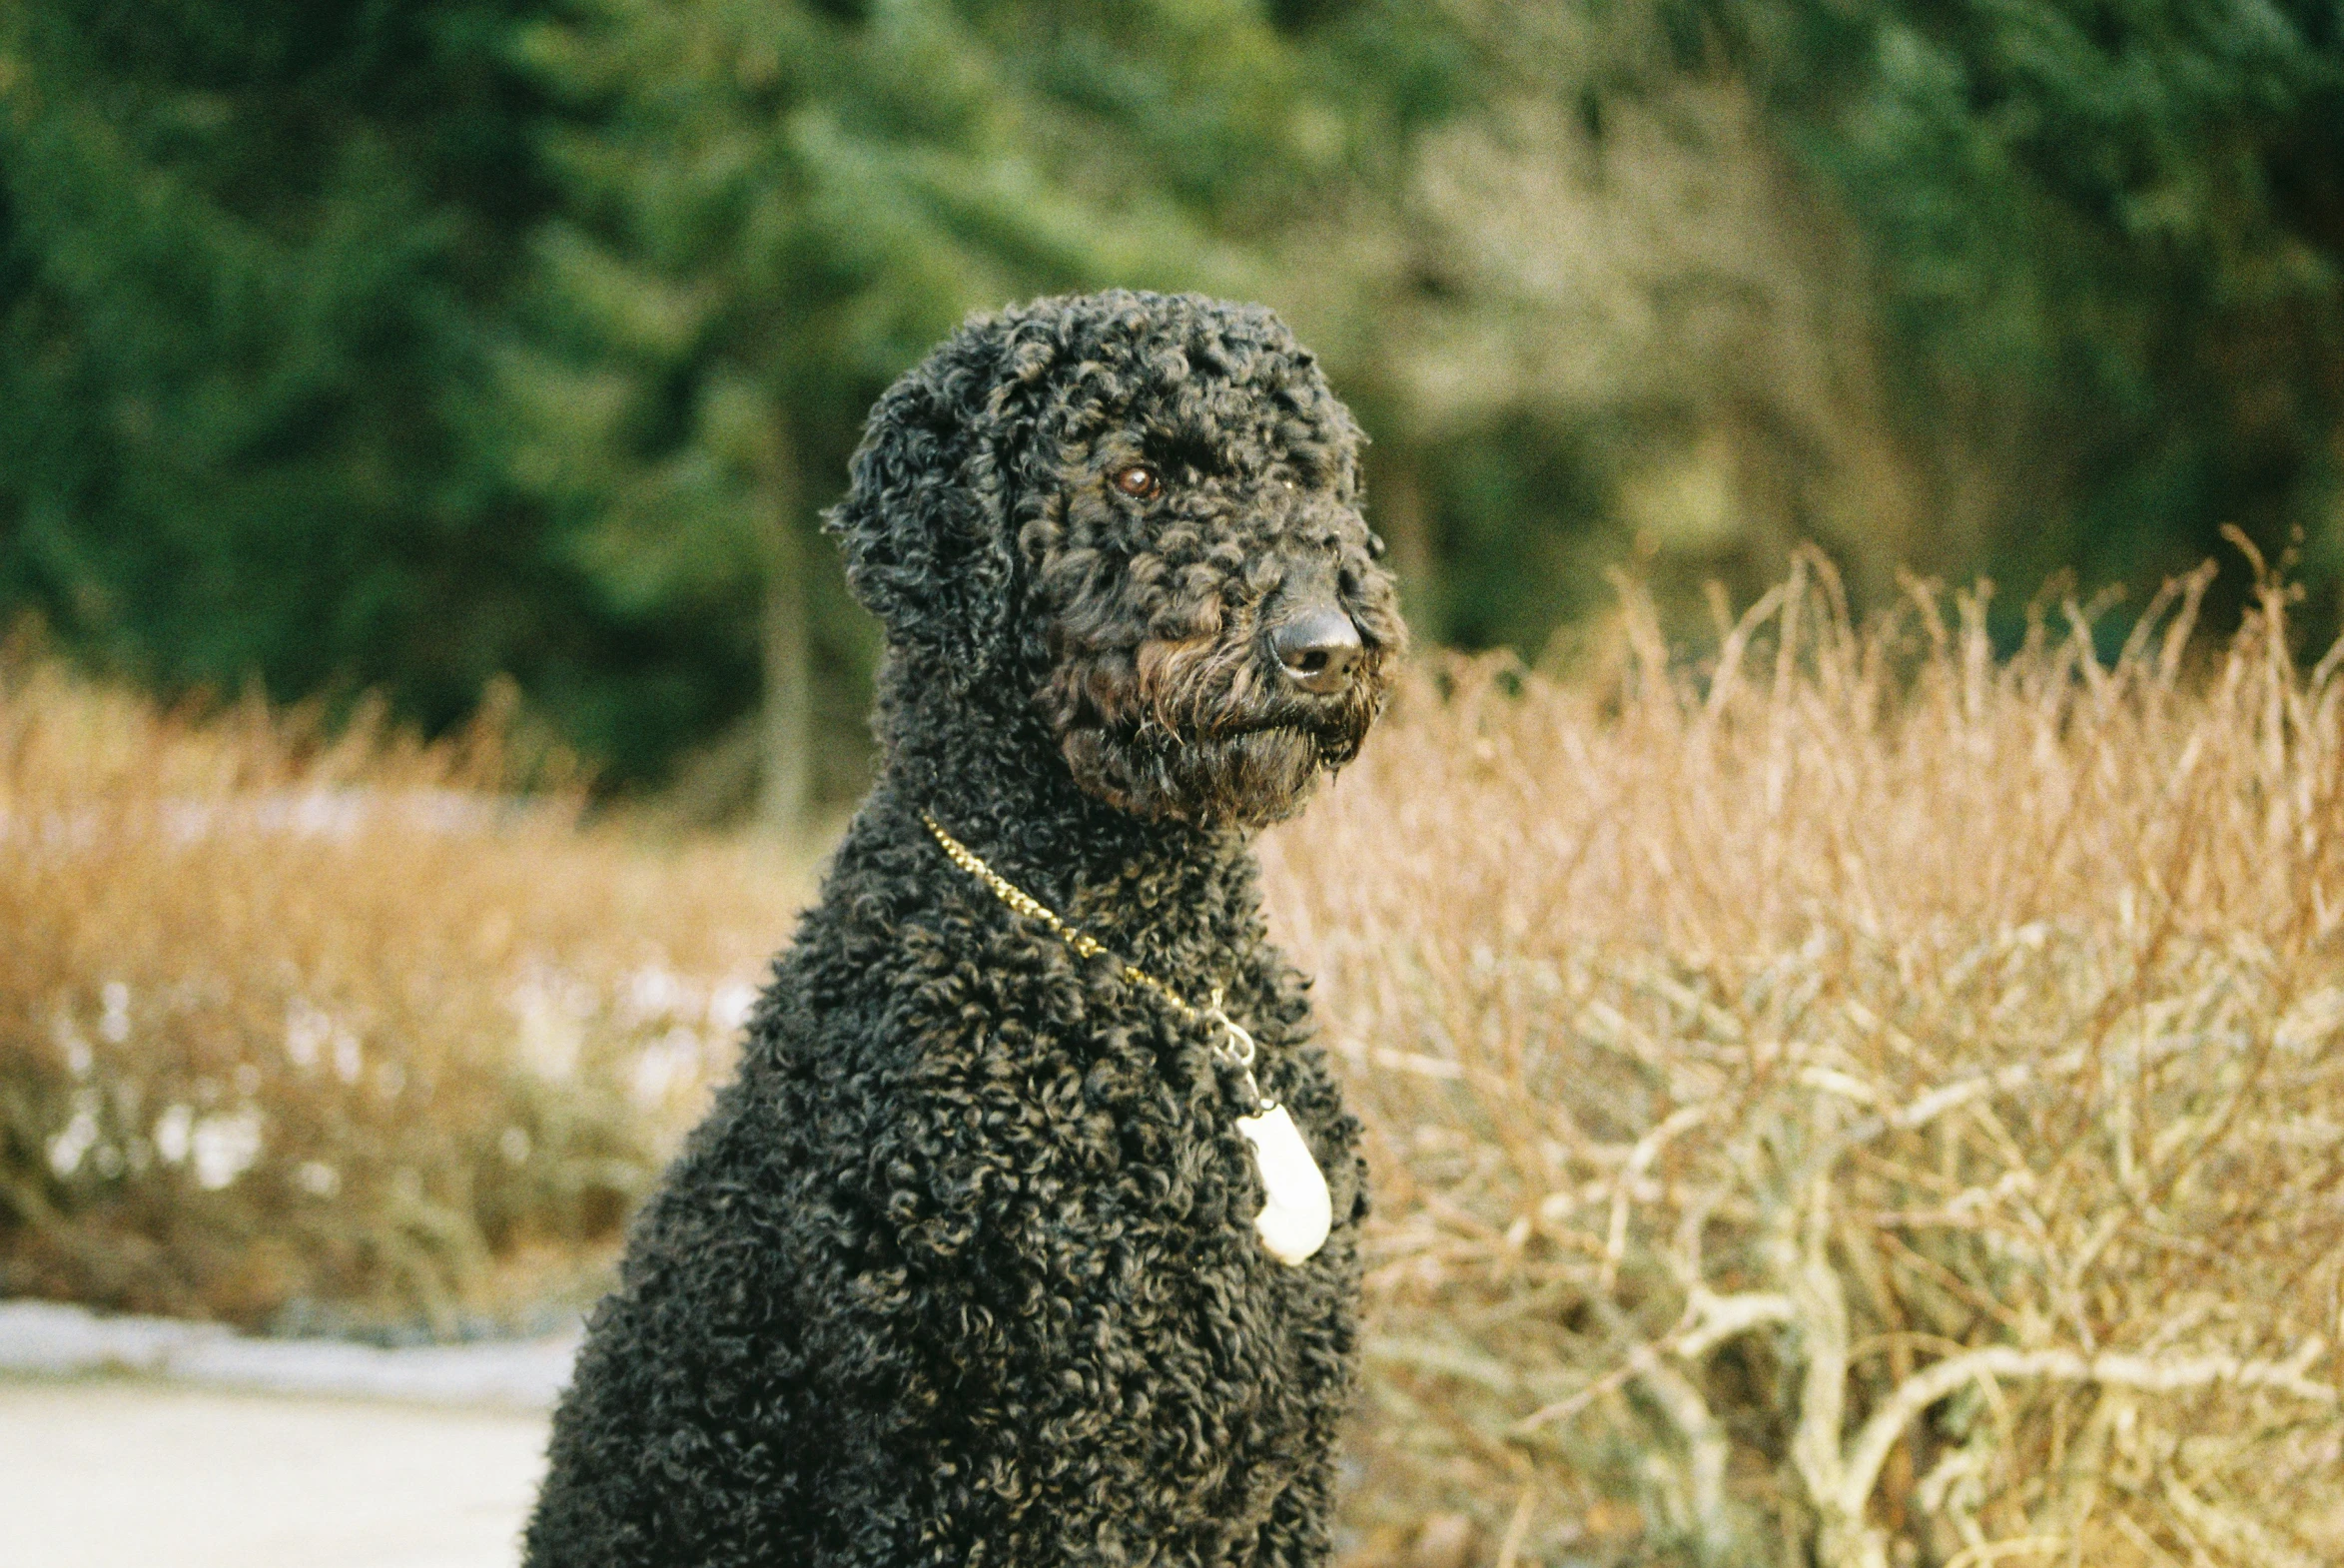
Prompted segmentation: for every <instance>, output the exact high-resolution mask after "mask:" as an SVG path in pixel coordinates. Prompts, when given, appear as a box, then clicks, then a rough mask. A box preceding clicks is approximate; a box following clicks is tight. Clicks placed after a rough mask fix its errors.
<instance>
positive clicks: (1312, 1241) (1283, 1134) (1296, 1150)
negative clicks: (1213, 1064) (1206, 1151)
mask: <svg viewBox="0 0 2344 1568" xmlns="http://www.w3.org/2000/svg"><path fill="white" fill-rule="evenodd" d="M1237 1131H1238V1132H1240V1133H1242V1134H1244V1135H1245V1141H1246V1142H1247V1143H1249V1144H1251V1145H1252V1146H1253V1164H1254V1166H1255V1167H1256V1168H1257V1169H1258V1170H1259V1171H1260V1172H1261V1191H1262V1196H1263V1199H1264V1201H1263V1202H1262V1205H1261V1213H1260V1215H1259V1216H1258V1217H1256V1218H1255V1219H1254V1221H1253V1228H1254V1229H1255V1230H1258V1231H1259V1232H1261V1244H1262V1245H1263V1246H1266V1247H1268V1248H1269V1253H1270V1256H1272V1257H1274V1258H1276V1259H1277V1260H1278V1261H1279V1262H1281V1263H1300V1262H1303V1261H1305V1260H1306V1259H1308V1258H1309V1256H1310V1255H1311V1254H1312V1253H1314V1252H1316V1251H1317V1250H1318V1249H1319V1248H1320V1247H1321V1246H1324V1245H1325V1244H1326V1232H1327V1230H1328V1228H1329V1227H1330V1226H1331V1225H1332V1224H1333V1223H1334V1204H1333V1202H1332V1200H1331V1199H1330V1198H1329V1197H1328V1196H1327V1192H1326V1177H1325V1176H1323V1175H1322V1174H1321V1173H1320V1172H1319V1169H1318V1162H1317V1161H1315V1160H1313V1159H1311V1158H1310V1146H1309V1145H1307V1144H1305V1143H1303V1142H1302V1135H1301V1132H1300V1131H1299V1130H1298V1129H1296V1128H1295V1126H1294V1119H1293V1118H1292V1117H1290V1116H1288V1115H1286V1108H1285V1107H1283V1106H1272V1107H1270V1108H1269V1109H1268V1110H1267V1111H1264V1112H1262V1113H1261V1114H1260V1115H1259V1116H1253V1117H1239V1118H1237Z"/></svg>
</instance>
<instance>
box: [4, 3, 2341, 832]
mask: <svg viewBox="0 0 2344 1568" xmlns="http://www.w3.org/2000/svg"><path fill="white" fill-rule="evenodd" d="M2339 171H2344V20H2340V18H2339V13H2338V12H2337V11H2336V9H2335V7H2334V5H2333V3H2332V0H2267V3H2266V0H2196V3H2191V4H2182V3H2180V0H2123V3H2102V0H2094V3H2086V0H1952V3H1938V0H1932V3H1928V4H1924V3H1921V0H1854V3H1848V0H1828V3H1827V0H1793V3H1792V4H1789V5H1776V4H1761V3H1757V0H1640V3H1635V4H1626V5H1621V4H1614V3H1608V0H1607V3H1602V4H1597V3H1594V0H1578V3H1573V4H1565V5H1544V4H1528V3H1517V0H1443V3H1441V4H1438V5H1428V4H1424V3H1422V0H1119V3H1116V4H1112V5H1099V4H1093V3H1077V0H999V3H980V0H369V3H360V0H324V3H318V4H295V3H293V0H252V3H244V0H238V3H230V0H158V3H154V4H142V5H130V4H127V3H124V0H54V3H48V4H43V5H40V6H18V7H13V8H6V9H0V407H4V408H5V409H6V410H7V413H6V416H5V417H4V418H0V611H5V612H6V613H8V614H10V615H11V616H13V615H14V614H17V613H21V612H23V611H25V610H28V609H29V610H33V611H37V612H38V613H39V614H40V615H41V616H42V618H44V619H45V620H46V621H47V622H48V624H49V625H50V627H51V628H52V632H53V635H54V636H55V637H56V639H57V640H58V641H59V642H60V643H62V644H63V645H64V646H66V647H68V648H70V649H72V650H73V651H75V652H76V653H77V654H79V655H80V656H81V657H83V658H84V659H85V660H87V661H89V662H92V663H96V664H99V665H102V666H107V667H111V668H114V669H117V670H120V671H124V672H127V673H130V674H133V675H135V676H136V677H138V678H140V679H142V680H145V681H147V682H149V683H151V684H153V685H155V686H157V687H159V688H161V689H163V690H165V691H172V692H176V691H182V690H186V689H190V688H197V687H211V688H234V687H237V686H240V685H242V684H244V683H246V682H248V681H258V682H259V683H260V684H262V685H264V686H265V687H267V688H268V689H269V690H270V691H272V692H273V693H274V694H276V695H278V696H281V697H297V696H305V695H310V694H316V693H320V692H325V693H347V692H350V691H352V690H355V689H356V688H358V687H361V686H379V687H382V688H384V689H386V690H387V691H388V693H389V694H390V695H391V698H392V700H393V701H394V703H395V704H396V705H397V707H398V708H399V710H400V711H401V712H403V713H404V714H405V715H407V716H408V717H410V718H414V719H418V720H420V721H422V722H423V723H424V724H425V725H426V726H428V727H432V728H439V727H442V726H444V725H446V724H448V723H450V722H452V721H454V720H455V719H456V718H457V717H458V716H459V715H461V714H462V713H464V712H465V711H467V710H468V709H469V708H470V707H471V706H472V705H473V703H474V702H475V701H476V700H477V697H478V693H479V692H480V690H481V689H482V687H483V685H484V683H485V682H486V681H487V680H488V679H490V678H491V677H492V676H494V675H495V674H498V673H500V672H501V673H509V674H511V675H512V676H514V677H515V678H516V679H517V680H518V682H519V684H520V686H521V688H522V690H523V691H524V692H525V694H526V696H527V698H528V700H529V702H530V704H531V705H532V707H533V708H534V709H535V710H536V711H537V712H539V713H541V714H542V715H544V716H545V717H546V718H548V719H549V720H551V721H552V723H553V724H554V725H555V726H556V727H557V729H558V730H559V731H560V732H561V733H563V734H564V735H566V736H567V737H568V738H569V739H570V740H571V741H572V743H574V744H576V745H577V746H579V747H580V748H582V749H583V750H584V751H586V752H587V753H588V754H589V755H591V756H592V757H594V758H596V759H597V760H598V761H599V762H600V763H601V765H602V766H603V768H604V770H605V774H604V776H605V778H606V779H608V780H610V781H612V782H615V783H620V784H632V783H647V782H650V781H653V780H657V779H660V778H662V777H665V776H668V775H670V774H671V773H673V772H674V771H675V770H676V767H677V764H678V761H679V759H686V758H690V757H693V756H695V755H697V756H702V757H703V760H705V758H706V757H715V758H716V759H717V760H718V761H722V760H723V759H725V758H727V757H735V756H736V755H737V756H747V755H750V754H751V753H755V752H758V751H759V750H760V748H761V750H762V754H763V755H764V756H765V758H766V761H767V769H768V772H771V771H772V769H773V764H774V759H775V758H777V757H783V758H786V757H791V756H795V757H797V758H799V762H800V764H803V763H804V761H805V759H807V758H809V757H810V758H811V759H812V776H811V779H810V781H809V780H807V779H804V778H801V779H800V780H799V783H798V784H797V785H792V786H790V788H794V789H799V790H800V793H802V786H804V785H806V784H808V783H809V782H810V784H811V787H812V788H814V789H815V790H816V791H817V792H819V793H826V794H830V795H842V794H851V793H852V792H853V791H854V790H855V788H856V787H857V784H858V782H859V779H860V771H861V767H862V761H861V754H860V750H859V743H858V742H856V741H855V740H854V739H853V738H852V737H853V736H855V735H856V734H858V733H859V730H860V723H859V714H860V712H861V709H862V707H863V704H864V700H865V693H866V690H867V685H866V683H867V677H868V671H869V667H870V662H871V659H872V656H873V653H874V651H875V650H874V646H873V634H872V632H871V629H870V628H869V626H868V624H867V623H866V621H865V620H864V619H863V617H861V616H860V614H859V613H858V612H856V611H855V610H854V609H853V607H852V606H851V604H850V603H849V602H848V600H847V597H846V594H845V591H844V587H843V584H842V583H841V581H840V579H839V576H838V572H837V569H836V566H835V563H834V562H833V560H832V558H831V555H830V552H829V551H828V549H827V548H825V547H823V546H821V545H819V544H818V543H816V542H814V541H813V539H812V536H811V535H812V527H813V519H814V517H815V515H816V514H817V512H818V511H819V509H820V508H821V507H822V506H823V505H824V504H826V503H827V502H828V501H829V500H830V499H831V498H833V497H834V496H835V494H836V493H837V490H838V487H839V485H840V484H841V482H842V481H843V475H844V468H845V460H846V457H847V454H848V453H849V452H850V450H851V449H852V446H853V443H854V440H855V438H856V436H857V433H858V429H859V425H860V420H861V416H862V412H863V410H864V409H865V408H866V407H867V406H868V405H869V402H870V400H871V399H872V397H873V396H874V395H875V394H876V393H877V392H878V391H879V390H880V389H881V388H882V387H883V386H884V385H885V384H886V383H887V381H888V380H889V379H891V378H892V377H893V376H894V375H896V374H898V373H899V372H900V371H901V370H902V369H903V368H904V367H905V366H907V365H909V364H910V363H911V362H912V361H914V360H915V359H916V358H917V357H918V356H919V355H920V354H922V353H923V352H925V350H926V349H927V348H928V346H929V345H931V344H932V343H934V342H935V341H936V340H937V339H938V338H939V337H941V336H942V335H944V334H945V333H946V332H948V331H949V330H950V329H951V328H952V327H953V326H954V325H955V324H956V323H957V322H958V321H959V320H960V319H961V318H962V317H963V315H964V314H965V313H967V312H969V311H971V310H975V309H983V308H989V307H993V306H996V305H999V304H1002V303H1004V302H1006V301H1009V300H1013V299H1018V298H1023V297H1027V296H1031V295H1035V294H1039V293H1044V292H1050V291H1055V290H1069V289H1083V288H1093V287H1099V286H1103V285H1109V284H1124V285H1137V286H1152V287H1166V288H1198V289H1204V290H1209V291H1212V292H1217V293H1223V294H1232V295H1245V296H1250V297H1255V298H1260V299H1263V300H1266V301H1267V302H1269V303H1270V304H1272V305H1274V306H1276V307H1277V308H1279V309H1280V310H1282V311H1284V312H1285V313H1286V314H1287V315H1288V316H1289V317H1290V318H1291V319H1292V320H1294V321H1295V323H1296V325H1297V327H1298V328H1299V329H1300V330H1301V331H1302V333H1303V335H1304V336H1305V338H1306V339H1307V340H1308V341H1310V342H1312V343H1313V344H1315V345H1317V346H1318V347H1319V349H1320V350H1321V352H1322V353H1323V354H1324V355H1325V357H1326V359H1327V361H1328V364H1329V368H1330V371H1331V373H1332V374H1333V375H1334V377H1335V379H1336V381H1337V383H1338V385H1339V386H1341V387H1342V388H1343V390H1344V391H1345V392H1346V394H1347V395H1348V396H1350V397H1351V398H1352V400H1353V401H1354V403H1355V404H1356V405H1357V406H1358V407H1359V409H1360V411H1361V413H1362V415H1363V417H1364V418H1365V420H1366V422H1367V425H1368V427H1369V429H1370V431H1371V433H1372V434H1374V436H1375V437H1376V442H1377V443H1376V445H1375V446H1374V447H1373V448H1372V449H1371V451H1370V464H1371V472H1370V488H1371V504H1372V505H1373V506H1374V507H1375V508H1376V510H1377V518H1378V522H1379V525H1380V526H1382V527H1383V528H1384V529H1385V531H1386V532H1387V533H1388V534H1389V535H1391V537H1392V539H1393V544H1394V552H1395V558H1396V559H1397V560H1399V561H1400V562H1401V564H1402V566H1403V568H1404V569H1405V570H1406V571H1407V573H1408V574H1409V578H1410V580H1409V582H1408V588H1409V596H1410V604H1411V611H1412V613H1414V614H1415V615H1416V616H1417V618H1418V621H1419V624H1420V629H1422V630H1423V631H1424V632H1426V633H1427V634H1428V635H1429V636H1430V637H1431V638H1434V639H1438V640H1447V641H1456V642H1461V643H1466V644H1482V643H1490V642H1503V643H1510V644H1513V645H1515V646H1517V647H1520V648H1522V649H1524V650H1525V651H1535V649H1536V647H1537V645H1538V644H1540V643H1542V642H1543V641H1544V640H1545V639H1546V638H1547V636H1548V635H1549V634H1550V633H1551V632H1552V631H1553V630H1554V629H1555V628H1556V627H1557V626H1558V625H1560V624H1562V623H1564V622H1567V621H1568V620H1570V619H1572V618H1574V617H1577V616H1579V615H1582V614H1584V613H1586V612H1587V611H1588V610H1589V609H1590V608H1591V607H1593V606H1594V605H1596V604H1598V603H1599V602H1601V601H1602V599H1603V598H1604V596H1605V594H1606V592H1607V591H1608V590H1606V589H1605V588H1604V586H1603V583H1604V580H1605V573H1604V568H1606V567H1608V566H1611V565H1614V564H1618V563H1621V562H1623V561H1639V562H1641V563H1642V565H1643V568H1644V569H1646V570H1648V571H1649V572H1651V573H1652V574H1653V575H1654V576H1655V577H1656V578H1657V579H1659V581H1660V586H1661V588H1662V590H1663V598H1664V600H1666V601H1667V602H1670V603H1672V604H1676V603H1683V604H1686V605H1692V604H1694V603H1695V602H1696V599H1695V596H1694V595H1693V594H1692V593H1691V591H1690V590H1691V589H1692V588H1693V587H1694V586H1695V585H1696V584H1697V583H1698V580H1699V579H1700V578H1701V577H1703V576H1708V575H1718V576H1722V577H1724V578H1725V579H1726V580H1727V581H1728V582H1729V583H1732V584H1734V585H1735V586H1736V587H1737V588H1738V589H1741V590H1746V591H1751V592H1755V591H1756V590H1757V587H1758V586H1759V585H1762V584H1763V583H1764V582H1766V581H1768V580H1771V578H1772V576H1773V575H1774V574H1775V573H1776V572H1777V571H1778V570H1779V569H1780V568H1781V565H1782V563H1783V561H1784V560H1786V559H1787V558H1788V557H1787V552H1788V550H1789V549H1790V547H1791V545H1792V544H1793V542H1794V541H1796V540H1797V539H1799V538H1801V537H1814V538H1819V539H1821V540H1823V541H1824V542H1825V544H1826V546H1827V547H1828V548H1829V549H1830V550H1832V551H1833V552H1834V554H1835V555H1837V556H1838V557H1840V558H1842V559H1843V560H1844V561H1845V562H1846V563H1847V564H1848V565H1849V567H1850V577H1851V580H1852V582H1853V583H1854V585H1855V589H1856V591H1857V593H1858V596H1859V597H1860V598H1862V597H1864V596H1865V595H1866V594H1867V593H1870V594H1872V595H1873V596H1876V597H1877V596H1878V595H1879V594H1881V593H1883V592H1885V591H1891V590H1892V589H1893V567H1894V566H1895V565H1896V564H1898V563H1901V562H1907V561H1910V562H1913V563H1915V564H1917V565H1919V566H1921V567H1923V568H1925V569H1929V570H1933V571H1937V572H1940V573H1943V574H1947V575H1953V576H1956V577H1962V576H1967V575H1969V574H1971V573H1973V572H1976V571H1979V570H1983V571H1986V572H1989V573H1991V574H1993V575H1995V576H1997V577H1998V578H2000V579H2001V580H2002V581H2004V582H2005V583H2007V584H2010V585H2012V586H2013V587H2014V588H2019V589H2026V588H2031V586H2032V585H2033V584H2034V583H2035V582H2037V581H2039V580H2040V579H2041V578H2042V577H2043V576H2044V575H2045V574H2047V573H2049V572H2051V571H2053V570H2054V569H2058V568H2065V567H2071V568H2074V569H2075V570H2076V571H2077V572H2079V573H2080V575H2081V576H2082V578H2083V579H2084V580H2085V582H2086V584H2087V585H2090V586H2097V585H2099V584H2101V583H2104V582H2111V581H2118V580H2122V581H2129V582H2134V583H2142V582H2144V581H2146V580H2149V579H2154V578H2155V577H2157V576H2159V575H2162V574H2164V573H2166V572H2169V571H2171V570H2174V569H2176V568H2178V567H2184V566H2187V565H2189V564H2191V563H2193V562H2194V561H2196V560H2197V559H2200V558H2202V557H2203V556H2204V555H2205V554H2207V553H2208V552H2209V551H2212V550H2214V549H2216V548H2218V547H2219V546H2218V530H2219V529H2220V527H2221V526H2222V525H2224V524H2226V523H2233V522H2234V523H2238V524H2241V525H2243V526H2244V527H2245V528H2246V530H2247V531H2248V533H2249V534H2250V535H2251V536H2252V537H2254V538H2255V539H2257V540H2258V541H2260V542H2261V543H2262V545H2263V546H2264V547H2265V548H2266V549H2270V550H2273V551H2274V552H2276V551H2279V550H2281V549H2284V548H2285V547H2287V545H2288V544H2289V541H2290V540H2291V539H2292V538H2294V537H2295V536H2297V535H2300V536H2301V546H2300V551H2299V570H2300V572H2301V573H2302V575H2303V576H2304V577H2305V579H2306V580H2307V581H2308V582H2309V583H2310V584H2311V585H2312V586H2313V588H2314V590H2315V603H2314V605H2313V607H2312V613H2311V614H2310V615H2309V616H2307V621H2308V622H2309V623H2310V624H2311V625H2312V626H2313V627H2314V629H2315V630H2317V631H2324V630H2325V629H2326V627H2327V624H2328V623H2329V620H2330V618H2331V617H2330V616H2329V614H2328V606H2330V605H2333V604H2344V594H2340V593H2339V589H2340V588H2344V500H2340V499H2339V497H2340V495H2344V173H2340V172H2339ZM1680 590H1684V591H1680ZM2024 596H2025V595H2024V593H2023V592H2013V593H2008V594H2005V595H2004V600H2005V601H2006V602H2008V603H2009V604H2010V605H2011V606H2012V608H2013V611H2014V610H2015V607H2016V605H2017V604H2019V603H2022V602H2023V599H2024ZM744 737H747V740H744ZM759 737H761V738H759ZM791 737H795V738H794V739H793V738H791ZM728 747H729V748H730V749H729V750H728ZM697 767H698V764H693V765H692V766H690V767H687V768H685V770H684V771H685V772H686V774H687V775H690V774H692V773H693V772H694V769H695V768H697ZM786 782H787V781H785V783H786ZM736 793H737V792H736ZM782 793H784V794H787V793H789V789H784V790H783V791H782Z"/></svg>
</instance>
